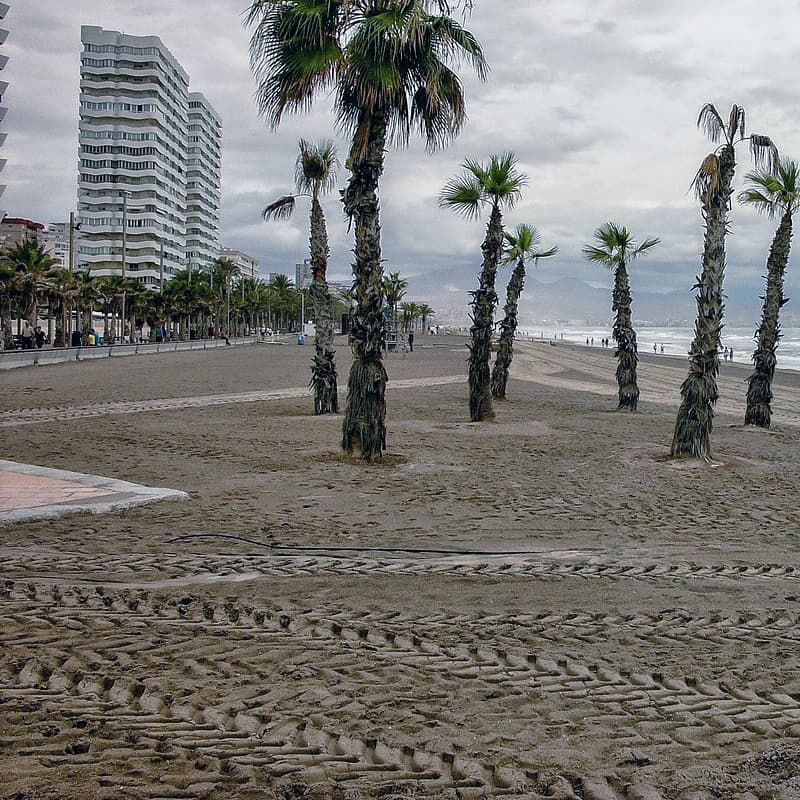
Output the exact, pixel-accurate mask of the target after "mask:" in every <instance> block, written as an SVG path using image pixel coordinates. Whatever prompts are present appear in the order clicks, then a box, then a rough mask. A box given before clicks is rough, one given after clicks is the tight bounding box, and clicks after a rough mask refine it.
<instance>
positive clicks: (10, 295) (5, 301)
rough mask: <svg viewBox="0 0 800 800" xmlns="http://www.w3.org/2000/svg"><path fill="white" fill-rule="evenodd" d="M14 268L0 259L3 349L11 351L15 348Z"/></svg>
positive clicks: (0, 309) (0, 315)
mask: <svg viewBox="0 0 800 800" xmlns="http://www.w3.org/2000/svg"><path fill="white" fill-rule="evenodd" d="M15 274H16V273H15V272H14V269H13V267H11V265H10V264H8V263H7V262H6V261H4V260H3V259H2V258H0V324H2V329H3V333H2V336H3V349H4V350H11V349H13V347H14V329H13V327H12V323H11V318H12V308H13V299H14V294H15V292H14V284H13V279H14V275H15Z"/></svg>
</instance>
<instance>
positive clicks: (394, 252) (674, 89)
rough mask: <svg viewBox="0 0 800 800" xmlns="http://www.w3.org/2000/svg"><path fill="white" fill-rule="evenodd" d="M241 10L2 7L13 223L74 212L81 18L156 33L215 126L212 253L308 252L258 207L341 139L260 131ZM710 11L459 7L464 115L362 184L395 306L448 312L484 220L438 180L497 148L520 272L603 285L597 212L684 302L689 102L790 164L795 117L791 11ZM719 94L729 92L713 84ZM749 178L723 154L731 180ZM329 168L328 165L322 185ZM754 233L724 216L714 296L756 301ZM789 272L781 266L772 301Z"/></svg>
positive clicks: (237, 0)
mask: <svg viewBox="0 0 800 800" xmlns="http://www.w3.org/2000/svg"><path fill="white" fill-rule="evenodd" d="M246 4H247V3H246V0H213V1H212V0H191V2H190V0H172V2H170V3H164V2H161V0H140V1H139V2H135V3H129V2H126V0H73V2H70V3H63V4H57V3H54V2H52V0H24V1H23V2H19V0H17V2H12V8H11V12H10V13H9V15H8V17H7V20H6V27H8V28H9V29H10V31H11V34H10V36H9V39H8V42H7V44H6V46H5V52H6V53H7V54H8V55H9V56H10V59H11V60H10V62H9V65H8V67H7V68H6V71H5V74H4V76H3V77H4V79H6V80H8V81H9V82H10V88H9V90H8V92H7V95H6V98H5V100H6V103H7V105H8V106H9V108H10V110H9V114H8V116H7V118H6V120H5V123H4V126H3V128H4V130H6V131H7V132H8V134H9V136H8V141H7V143H6V145H5V146H4V148H3V153H2V155H3V156H4V157H5V158H7V159H8V166H7V167H6V170H5V171H4V173H3V180H4V181H5V182H6V183H8V185H9V186H8V189H7V190H6V194H5V196H4V198H3V200H4V205H5V207H6V208H7V209H8V210H9V212H10V213H12V214H18V215H22V216H29V217H32V218H35V219H40V220H42V221H50V220H58V219H65V218H66V216H67V214H68V212H69V210H70V209H71V208H74V206H75V202H76V200H75V193H76V183H77V168H76V156H77V109H78V65H79V54H80V42H79V39H80V25H81V24H94V25H101V26H104V27H107V28H115V29H118V30H124V31H125V32H127V33H131V34H155V35H158V36H160V37H161V38H162V40H163V41H164V43H165V44H166V45H167V46H168V47H169V48H170V50H171V51H172V52H173V54H174V55H175V57H176V58H177V59H178V60H179V61H180V62H181V64H182V65H183V66H184V68H185V69H186V71H187V72H188V73H189V75H190V76H191V81H192V89H194V90H199V91H202V92H204V93H205V94H206V96H207V97H208V99H209V100H210V102H211V103H212V104H213V105H214V106H215V107H216V108H217V110H218V111H219V112H220V114H221V115H222V117H223V123H224V149H223V199H222V226H221V227H222V231H221V236H222V240H223V242H224V243H225V244H227V245H228V246H232V247H238V248H241V249H244V250H247V251H248V252H251V253H253V255H255V256H257V257H258V258H259V259H260V260H261V263H262V272H264V273H268V272H277V271H284V272H287V273H289V274H292V270H293V265H294V263H295V262H296V261H298V260H301V259H302V258H303V257H304V256H305V255H306V252H307V238H308V235H307V210H306V209H304V208H303V207H302V206H298V209H297V214H296V217H295V218H294V219H293V220H291V221H290V222H281V223H270V224H266V223H264V222H263V221H262V220H261V217H260V211H261V209H262V208H263V206H264V205H265V204H266V202H268V201H269V200H271V199H272V198H274V197H277V196H278V195H280V194H282V193H283V192H285V191H287V190H289V189H290V188H291V186H292V176H293V164H294V158H295V153H296V143H297V140H298V139H299V138H300V137H301V136H303V137H306V138H312V139H316V138H319V137H322V136H327V137H333V138H335V140H336V142H337V144H338V146H339V148H340V154H341V155H342V158H344V155H345V154H346V151H347V140H346V139H345V138H343V137H342V136H341V135H338V133H337V131H336V130H335V129H334V126H333V122H332V119H333V118H332V115H331V109H330V101H329V99H327V98H321V99H320V102H319V103H318V104H317V106H315V108H314V110H313V112H312V113H311V114H308V115H305V116H301V117H296V118H287V119H286V120H285V121H284V122H283V123H282V125H281V127H280V130H278V131H271V130H269V129H268V127H267V126H266V125H265V124H264V122H263V121H262V120H260V119H259V118H258V114H257V110H256V108H255V105H254V102H253V95H254V88H255V87H254V84H253V79H252V76H251V75H250V71H249V66H248V39H249V34H248V31H246V30H245V29H244V28H243V26H242V12H243V9H244V7H245V6H246ZM729 11H730V6H729V4H728V3H725V2H723V0H708V2H706V3H702V4H700V3H697V2H695V0H669V2H667V1H666V0H653V1H652V2H649V3H642V2H641V0H598V2H595V3H593V4H591V6H590V7H587V4H586V3H585V2H582V1H581V2H578V0H537V2H534V3H532V2H530V0H504V2H502V3H499V2H497V0H494V1H493V0H478V2H477V3H476V8H475V10H474V12H473V14H472V15H471V16H470V17H468V18H467V19H466V21H465V24H466V26H467V27H468V28H470V29H471V30H473V31H474V32H475V33H476V35H477V36H478V37H479V39H480V40H481V41H482V43H483V45H484V47H485V49H486V53H487V57H488V58H489V60H490V63H491V66H492V71H491V73H490V76H489V80H488V81H487V82H486V83H485V84H481V83H480V82H479V81H477V80H476V79H475V78H474V76H472V75H470V74H469V72H468V70H467V69H466V68H462V74H463V75H464V82H465V91H466V94H467V101H468V112H469V121H468V123H467V125H466V126H465V129H464V131H463V132H462V134H461V136H460V137H459V138H458V139H457V140H456V141H455V142H453V143H452V145H451V146H450V147H449V148H447V149H445V150H443V151H442V152H440V153H437V154H436V155H434V156H429V155H428V154H427V153H426V152H425V151H424V148H423V147H422V146H421V145H420V144H419V143H417V142H414V143H412V144H411V146H410V147H409V148H408V149H407V150H406V151H397V150H394V149H392V150H391V151H389V152H388V153H387V158H386V172H385V177H384V180H383V183H382V186H381V209H382V215H383V216H382V226H383V236H384V239H383V250H384V257H385V259H386V265H387V268H388V269H392V270H394V269H397V270H399V271H401V272H402V273H403V274H405V275H408V276H409V282H410V286H409V295H410V296H412V297H413V299H417V300H427V301H428V302H430V304H431V305H433V306H434V307H437V308H438V307H441V308H442V309H445V308H446V309H449V310H452V313H453V315H454V316H456V315H457V314H459V313H460V314H461V316H462V317H465V315H466V302H467V299H468V295H467V292H468V291H469V289H471V288H473V286H474V283H475V277H476V275H477V272H478V269H479V266H480V251H479V247H480V241H481V239H482V238H483V233H484V224H485V221H477V222H476V221H472V222H468V221H465V220H462V219H459V218H457V217H455V216H454V215H453V214H451V213H449V212H447V211H444V210H442V209H440V208H438V205H437V196H438V193H439V190H440V189H441V187H442V186H443V184H444V183H445V181H446V180H447V179H448V178H450V177H451V176H452V175H454V174H456V173H457V172H458V171H459V164H460V163H461V162H462V161H463V160H464V158H466V157H473V158H480V159H482V158H486V157H487V156H488V155H489V154H490V153H492V152H497V151H500V150H505V149H511V150H513V151H514V152H516V153H517V155H518V156H519V158H520V161H521V165H522V167H523V168H524V170H525V171H526V172H527V173H528V175H529V177H530V182H529V184H528V187H527V188H526V190H525V193H524V195H523V197H522V198H521V201H520V203H519V204H518V206H517V207H516V208H515V209H512V210H510V211H509V212H508V213H507V214H506V220H507V222H508V224H509V225H514V224H516V223H517V222H521V221H524V222H529V223H532V224H535V225H536V226H537V227H538V228H539V229H540V231H541V233H542V236H543V238H544V241H545V243H547V244H550V243H555V244H558V245H559V248H560V252H559V255H558V256H557V257H556V258H554V259H551V260H550V261H547V262H542V264H540V266H539V268H538V270H537V277H538V278H540V279H541V280H543V281H556V280H559V279H562V278H569V279H579V280H584V281H592V282H593V283H597V282H602V281H603V280H605V279H606V278H607V276H606V275H604V274H603V273H602V272H601V271H599V270H598V269H597V267H594V266H592V265H589V264H587V263H586V262H585V261H584V260H583V259H582V257H581V255H580V248H581V246H582V245H583V244H585V243H586V242H587V241H589V240H590V238H591V235H592V231H593V230H594V229H595V228H596V227H597V226H598V225H600V224H602V223H603V222H605V221H607V220H610V219H614V220H616V221H618V222H620V223H623V224H626V225H628V226H629V227H630V228H631V229H633V230H634V232H635V233H636V234H637V235H639V236H645V235H648V234H652V235H658V236H660V237H661V238H662V245H661V246H660V247H659V248H658V251H656V252H654V253H653V254H652V255H651V256H650V257H649V258H647V259H642V260H641V262H640V263H638V264H637V265H636V269H635V272H634V274H633V278H632V279H633V280H634V281H635V288H637V287H638V288H639V289H641V290H642V291H649V292H658V291H661V292H666V291H669V290H676V291H681V290H682V291H684V292H687V293H688V292H690V288H691V285H692V283H693V282H694V276H695V275H696V274H697V272H698V271H699V269H700V257H699V254H700V251H701V249H702V224H701V219H700V213H699V209H698V207H697V205H696V203H695V202H694V200H693V198H691V196H690V195H688V194H687V188H688V185H689V182H690V181H691V178H692V175H693V174H694V171H695V170H696V168H697V165H698V164H699V163H700V161H701V159H702V158H703V156H704V155H705V154H706V153H707V152H708V151H709V150H710V149H711V147H712V145H711V144H710V143H709V142H707V141H706V140H705V139H704V138H703V136H702V134H701V133H700V132H699V131H697V130H696V128H695V125H694V123H695V119H696V116H697V112H698V111H699V109H700V107H701V105H702V104H703V103H704V102H707V101H713V102H716V103H718V104H719V107H720V109H721V110H723V113H724V112H726V111H727V109H728V107H729V105H730V103H731V102H738V103H741V104H744V105H746V107H747V110H748V123H749V126H750V127H752V129H753V130H757V131H761V132H766V133H769V134H770V135H772V136H773V138H774V139H775V140H776V141H777V142H778V143H779V144H780V146H781V148H782V151H783V152H785V153H787V154H789V155H791V154H795V155H800V131H798V130H797V126H796V124H795V120H794V112H795V109H796V107H797V104H798V102H797V101H798V99H799V98H798V92H799V91H800V90H796V89H795V87H793V86H792V85H791V83H787V82H786V81H785V79H783V78H782V77H780V76H785V75H792V74H794V69H795V65H794V53H795V51H796V46H795V43H794V31H796V29H797V25H798V22H800V11H798V8H797V5H796V4H793V3H791V4H789V3H784V2H782V1H781V0H764V2H762V3H761V4H760V5H759V7H758V10H755V9H754V10H753V11H752V13H749V14H745V13H740V14H730V13H727V12H729ZM731 87H733V88H734V89H736V92H735V94H734V93H733V90H732V88H731ZM748 168H749V164H748V162H747V155H746V153H745V151H744V149H742V152H741V154H740V166H739V177H738V178H737V184H738V185H739V186H740V185H741V182H742V177H743V175H744V173H745V172H746V170H747V169H748ZM345 179H346V174H345V172H344V171H342V174H341V175H340V184H343V182H344V180H345ZM325 207H326V212H327V215H328V225H329V232H330V238H331V250H332V253H331V267H330V270H331V276H332V277H333V278H336V279H340V280H342V279H346V278H347V277H348V276H349V264H350V261H351V257H352V254H351V252H350V249H351V247H352V244H351V237H350V235H349V233H348V231H347V227H346V223H345V220H344V219H343V217H342V213H341V205H340V203H339V198H338V192H334V193H333V194H331V196H330V197H329V198H328V199H327V200H326V203H325ZM772 230H773V225H772V223H770V222H769V221H768V220H764V219H763V218H760V217H758V216H757V215H755V214H754V213H753V212H752V211H750V210H747V209H741V208H738V207H736V208H734V210H733V214H732V232H733V236H732V237H731V239H730V243H729V251H728V270H727V287H726V288H727V290H728V292H729V293H730V294H731V295H734V296H738V295H739V294H740V293H753V292H757V291H758V287H759V286H760V283H761V274H762V272H763V269H764V261H765V258H766V253H767V250H768V247H769V243H770V241H771V237H772ZM799 281H800V277H798V278H796V277H795V276H794V273H793V271H792V270H791V268H790V270H789V275H788V287H787V288H788V292H789V294H792V293H794V294H795V295H797V294H798V292H797V291H795V289H796V285H797V283H798V282H799Z"/></svg>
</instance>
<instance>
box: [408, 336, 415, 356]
mask: <svg viewBox="0 0 800 800" xmlns="http://www.w3.org/2000/svg"><path fill="white" fill-rule="evenodd" d="M408 349H409V351H410V352H412V353H413V352H414V331H409V332H408Z"/></svg>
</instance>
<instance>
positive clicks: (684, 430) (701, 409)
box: [671, 145, 736, 461]
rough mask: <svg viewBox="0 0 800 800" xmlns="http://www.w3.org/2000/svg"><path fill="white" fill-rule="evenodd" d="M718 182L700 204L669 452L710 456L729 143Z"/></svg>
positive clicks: (731, 167) (732, 161)
mask: <svg viewBox="0 0 800 800" xmlns="http://www.w3.org/2000/svg"><path fill="white" fill-rule="evenodd" d="M719 158H720V164H719V172H720V175H719V186H718V188H717V189H716V191H714V192H710V193H709V198H708V200H707V201H706V202H705V203H704V204H703V216H704V218H705V228H706V232H705V237H704V242H703V274H702V276H701V277H700V281H699V283H698V284H697V286H696V287H695V288H696V289H697V290H698V292H697V321H696V322H695V327H694V341H693V342H692V347H691V350H690V351H689V374H688V376H687V377H686V380H685V381H684V382H683V384H682V385H681V398H682V401H681V405H680V408H679V409H678V419H677V421H676V423H675V432H674V434H673V437H672V449H671V453H672V455H673V457H675V456H689V457H693V458H701V459H703V460H704V461H710V460H711V429H712V426H713V421H714V404H715V403H716V402H717V398H718V397H719V392H718V390H717V375H718V374H719V342H720V336H721V334H722V325H723V321H722V320H723V316H724V312H725V302H724V299H723V296H722V284H723V279H724V277H725V234H726V233H727V226H728V204H729V200H730V195H731V183H732V181H733V174H734V172H735V170H736V158H735V154H734V151H733V147H732V146H731V145H726V146H725V147H724V148H723V150H722V152H721V154H720V157H719Z"/></svg>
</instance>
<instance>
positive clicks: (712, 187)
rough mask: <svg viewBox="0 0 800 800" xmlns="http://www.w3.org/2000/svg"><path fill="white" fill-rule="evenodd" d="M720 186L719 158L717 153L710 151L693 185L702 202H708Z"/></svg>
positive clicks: (696, 195)
mask: <svg viewBox="0 0 800 800" xmlns="http://www.w3.org/2000/svg"><path fill="white" fill-rule="evenodd" d="M719 186H720V174H719V158H718V157H717V155H716V153H709V154H708V155H707V156H706V157H705V158H704V159H703V163H702V164H701V165H700V168H699V169H698V170H697V174H696V175H695V176H694V179H693V180H692V183H691V187H692V189H694V193H695V197H697V199H698V200H699V201H700V202H701V203H706V202H707V201H708V200H709V199H710V198H711V197H713V196H714V194H715V193H716V192H717V191H718V190H719Z"/></svg>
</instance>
